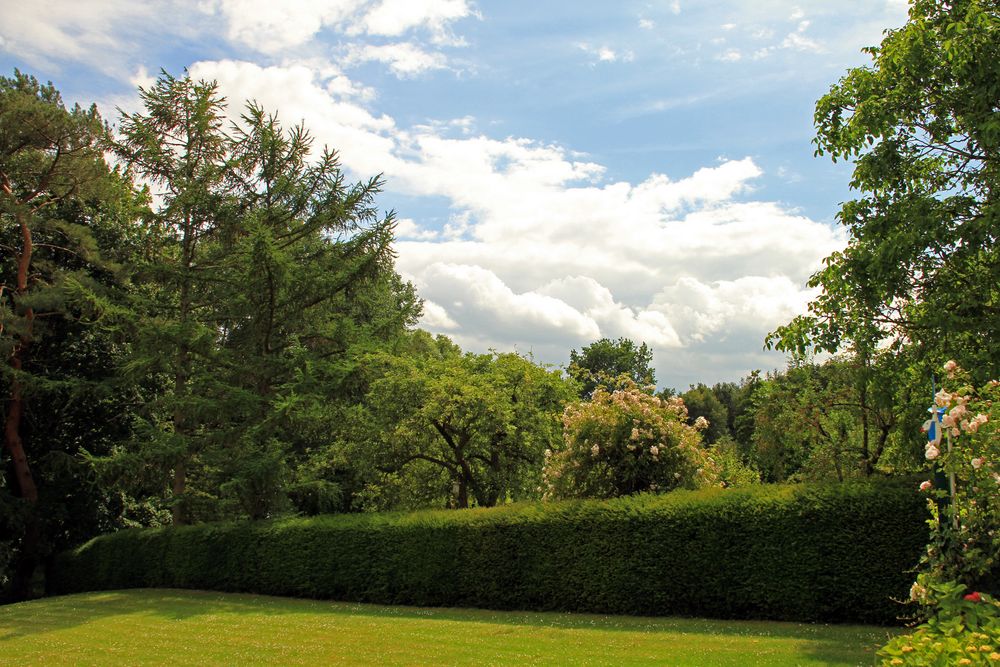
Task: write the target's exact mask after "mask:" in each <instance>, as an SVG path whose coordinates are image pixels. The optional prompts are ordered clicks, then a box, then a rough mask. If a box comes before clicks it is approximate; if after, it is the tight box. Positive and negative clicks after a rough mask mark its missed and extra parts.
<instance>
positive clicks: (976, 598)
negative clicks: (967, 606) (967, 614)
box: [965, 591, 983, 602]
mask: <svg viewBox="0 0 1000 667" xmlns="http://www.w3.org/2000/svg"><path fill="white" fill-rule="evenodd" d="M965 599H966V600H968V601H969V602H982V600H983V596H981V595H980V594H979V591H974V592H972V593H969V594H968V595H966V596H965Z"/></svg>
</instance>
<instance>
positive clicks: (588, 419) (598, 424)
mask: <svg viewBox="0 0 1000 667" xmlns="http://www.w3.org/2000/svg"><path fill="white" fill-rule="evenodd" d="M686 419H687V409H686V408H685V407H684V402H683V401H682V400H681V399H679V398H676V397H675V398H669V399H667V400H662V399H660V398H658V397H656V396H651V395H649V394H647V393H646V392H644V391H642V390H641V389H640V388H639V387H638V386H636V385H635V383H634V382H631V381H630V380H625V381H624V383H623V386H621V387H620V388H618V389H615V390H613V391H611V390H607V389H605V388H604V387H598V388H597V389H595V390H594V393H593V396H592V397H591V399H590V400H589V401H583V402H579V403H574V404H571V405H569V406H567V407H566V410H565V411H564V412H563V448H562V449H561V450H559V451H557V452H555V453H552V452H551V451H546V453H545V470H544V472H543V473H542V476H543V479H544V482H545V486H546V489H545V493H546V497H548V498H615V497H618V496H625V495H629V494H633V493H640V492H643V491H669V490H671V489H675V488H689V489H690V488H698V487H703V486H708V485H714V484H718V482H719V479H718V470H717V469H716V466H715V463H714V462H713V461H712V459H711V457H710V456H709V454H708V452H707V451H706V450H705V449H704V448H703V447H701V436H700V435H699V433H698V429H696V428H695V427H692V426H689V425H688V424H687V423H686V421H685V420H686ZM700 421H701V423H700V424H699V426H701V425H702V424H705V420H704V419H702V420H700Z"/></svg>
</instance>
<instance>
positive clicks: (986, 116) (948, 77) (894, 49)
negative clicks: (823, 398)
mask: <svg viewBox="0 0 1000 667" xmlns="http://www.w3.org/2000/svg"><path fill="white" fill-rule="evenodd" d="M866 51H867V52H868V53H869V54H870V55H871V57H872V64H871V65H870V66H867V67H858V68H855V69H853V70H851V71H850V72H849V73H848V74H847V75H846V76H845V77H844V78H842V79H841V80H840V81H839V82H838V83H837V84H836V85H834V86H833V87H832V88H831V89H830V91H829V93H827V94H826V95H825V96H823V97H822V98H821V99H820V100H819V101H818V102H817V103H816V115H815V122H816V129H817V137H816V140H815V143H816V146H817V154H820V155H822V154H829V155H830V156H831V157H832V158H833V159H834V160H835V161H836V160H838V159H849V160H853V161H854V174H853V178H852V181H851V185H852V187H853V188H855V189H856V190H857V191H858V192H859V196H858V198H857V199H855V200H853V201H850V202H847V203H846V204H844V206H843V208H842V209H841V212H840V214H839V219H840V222H841V224H843V225H844V226H845V227H846V228H847V230H848V232H849V234H850V237H849V242H848V245H847V247H846V248H845V249H844V250H843V251H841V252H836V253H834V254H833V255H831V256H830V257H828V258H827V259H826V261H825V266H824V267H823V268H822V269H821V270H820V271H819V272H818V273H816V274H815V275H814V276H813V277H812V279H811V281H810V286H811V287H819V288H822V290H823V291H822V294H821V295H820V296H819V297H818V298H817V299H816V300H815V301H813V302H812V304H811V305H810V311H811V314H810V315H809V316H807V317H801V318H797V319H796V320H794V321H793V322H792V323H790V324H789V325H788V326H786V327H782V328H780V329H778V331H777V332H775V334H774V335H773V338H772V340H778V341H779V342H780V343H779V345H780V347H782V348H783V349H787V350H790V351H799V352H801V351H804V349H805V348H806V347H808V346H810V345H812V346H814V347H817V348H820V349H825V350H829V351H834V350H836V349H838V348H839V347H840V346H841V345H843V344H848V345H852V346H855V349H856V350H858V351H861V350H865V349H867V350H874V349H876V345H877V344H878V342H879V341H882V340H889V341H891V342H893V344H894V346H896V347H900V346H903V345H904V344H912V345H913V347H914V348H915V349H916V350H917V351H918V352H919V354H920V355H921V356H922V357H924V358H928V359H930V360H932V361H934V360H936V361H937V362H938V363H940V362H941V361H943V360H944V359H945V358H947V357H946V356H944V355H946V354H947V355H949V356H951V355H954V356H955V357H956V359H958V360H959V361H960V362H962V363H963V365H966V366H967V367H968V368H971V369H975V374H976V376H977V380H978V381H980V382H981V381H984V380H985V379H987V378H989V377H993V376H995V374H996V373H997V372H998V371H1000V352H998V350H1000V348H998V347H997V346H996V345H989V344H986V341H988V340H989V339H990V337H991V336H993V335H994V333H995V332H996V331H997V330H998V329H1000V308H998V296H1000V292H998V290H997V285H1000V248H998V246H997V234H996V229H997V220H998V214H1000V209H998V201H997V193H998V192H1000V188H998V185H1000V181H998V178H1000V170H998V168H997V167H998V165H997V156H998V155H1000V152H998V150H997V149H998V147H1000V123H998V121H997V118H996V100H997V97H998V91H997V81H998V80H1000V8H998V7H997V4H996V3H995V2H991V1H985V0H958V1H956V2H948V3H944V2H937V1H935V0H915V1H914V2H913V3H912V6H911V9H910V19H909V21H908V22H907V24H906V25H905V26H903V27H902V28H900V29H898V30H893V31H889V32H888V33H887V34H886V36H885V38H884V39H883V41H882V43H881V45H879V46H877V47H872V48H870V49H866ZM928 375H929V373H928Z"/></svg>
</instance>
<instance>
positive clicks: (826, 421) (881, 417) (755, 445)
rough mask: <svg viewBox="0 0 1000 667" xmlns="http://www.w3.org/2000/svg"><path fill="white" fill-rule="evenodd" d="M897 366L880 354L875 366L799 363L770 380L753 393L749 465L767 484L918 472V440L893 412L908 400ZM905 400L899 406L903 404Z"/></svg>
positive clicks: (845, 361) (848, 358)
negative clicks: (891, 469) (889, 464)
mask: <svg viewBox="0 0 1000 667" xmlns="http://www.w3.org/2000/svg"><path fill="white" fill-rule="evenodd" d="M900 361H901V360H900V359H898V358H897V357H895V356H894V355H890V354H886V355H885V356H884V357H880V359H879V362H878V365H877V366H865V365H863V363H862V362H860V361H859V359H858V357H857V355H840V356H837V357H834V358H832V359H828V360H827V361H825V362H823V363H815V362H808V361H804V360H802V361H799V362H797V363H794V364H792V365H790V366H789V368H788V369H787V370H786V371H785V372H783V373H773V374H769V375H768V376H767V377H766V378H764V379H762V380H760V381H759V382H757V384H756V385H755V387H754V389H753V392H752V394H751V399H750V401H751V405H752V407H751V408H750V409H749V410H748V412H747V414H748V415H750V416H752V419H753V431H752V435H751V438H750V439H751V443H750V448H749V449H750V451H749V456H748V458H749V459H750V460H751V462H752V463H754V464H755V465H756V466H757V467H758V468H759V469H760V471H761V473H762V474H763V476H764V479H765V481H769V482H781V481H785V480H790V479H802V480H823V479H836V480H844V479H848V478H851V477H859V476H861V477H865V476H870V475H872V474H873V473H874V472H876V471H885V470H888V469H889V468H887V467H886V466H884V465H883V458H884V457H885V456H886V455H887V454H888V455H889V457H890V458H892V459H893V460H894V462H895V470H897V471H901V472H912V471H914V470H916V469H918V466H919V460H918V459H917V458H916V457H917V455H918V446H917V443H918V441H919V433H917V432H916V430H915V429H910V430H909V432H908V431H906V430H905V429H904V428H902V426H901V425H904V424H905V422H904V421H903V420H902V419H901V417H900V413H901V412H903V411H904V408H900V407H898V406H897V405H896V403H897V396H901V397H903V396H906V394H905V393H904V391H905V390H908V389H909V387H907V386H906V385H905V384H903V383H902V382H900V383H897V384H895V385H894V384H893V378H898V377H899V371H898V370H897V368H896V367H897V366H899V365H901V363H900ZM907 400H908V397H906V398H902V399H901V400H899V401H898V402H899V403H902V404H903V406H906V405H907Z"/></svg>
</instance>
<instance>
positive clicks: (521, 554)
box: [47, 481, 928, 624]
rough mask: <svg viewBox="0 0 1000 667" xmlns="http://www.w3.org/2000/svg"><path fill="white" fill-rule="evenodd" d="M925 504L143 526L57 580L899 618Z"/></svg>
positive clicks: (103, 544) (713, 496)
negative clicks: (900, 600) (175, 526)
mask: <svg viewBox="0 0 1000 667" xmlns="http://www.w3.org/2000/svg"><path fill="white" fill-rule="evenodd" d="M924 502H925V501H924V499H923V498H922V496H921V494H919V493H917V492H916V489H915V487H914V485H913V484H912V483H900V482H886V481H879V482H877V483H874V482H872V483H856V484H844V485H824V486H808V485H796V486H762V487H755V488H748V489H728V490H722V489H715V490H703V491H677V492H673V493H670V494H665V495H659V496H649V495H646V496H637V497H631V498H623V499H618V500H612V501H570V502H559V503H543V504H525V505H509V506H504V507H498V508H492V509H473V510H450V511H424V512H414V513H406V514H403V513H388V514H366V515H357V514H356V515H330V516H321V517H313V518H287V519H280V520H273V521H265V522H242V523H217V524H202V525H197V526H185V527H179V528H157V529H139V530H129V531H122V532H119V533H114V534H111V535H104V536H101V537H98V538H96V539H93V540H91V541H90V542H88V543H86V544H84V545H83V546H81V547H78V548H77V549H75V550H72V551H69V552H65V553H63V554H60V555H59V556H58V557H57V558H56V559H55V560H54V562H53V563H52V565H51V566H50V570H49V573H48V577H47V581H48V586H49V589H50V592H52V593H70V592H78V591H88V590H102V589H116V588H135V587H177V588H197V589H210V590H218V591H243V592H253V593H261V594H270V595H289V596H300V597H316V598H334V599H339V600H350V601H359V602H375V603H381V604H408V605H421V606H465V607H482V608H493V609H522V610H529V609H530V610H564V611H578V612H596V613H614V614H633V615H690V616H705V617H715V618H760V619H778V620H794V621H819V622H857V623H879V624H893V623H895V622H896V619H897V616H899V615H900V614H901V613H902V612H903V611H904V610H903V608H902V607H901V606H900V605H899V604H898V603H897V602H894V601H893V598H895V599H904V598H905V597H906V596H907V591H908V588H909V585H910V583H911V582H912V580H913V574H912V568H913V567H914V566H915V565H916V562H917V560H918V558H919V556H920V553H921V550H922V549H923V547H924V545H925V544H926V542H927V537H928V533H927V526H926V523H925V520H926V508H925V504H924Z"/></svg>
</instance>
